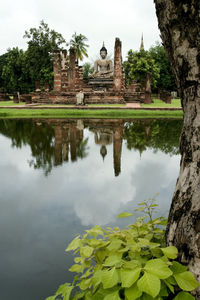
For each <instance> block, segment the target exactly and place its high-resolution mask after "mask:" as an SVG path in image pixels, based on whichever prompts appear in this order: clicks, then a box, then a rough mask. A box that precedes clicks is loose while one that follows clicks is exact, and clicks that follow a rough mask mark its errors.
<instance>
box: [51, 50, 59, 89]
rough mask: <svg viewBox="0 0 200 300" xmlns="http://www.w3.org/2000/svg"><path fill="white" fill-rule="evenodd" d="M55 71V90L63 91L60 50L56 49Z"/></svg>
mask: <svg viewBox="0 0 200 300" xmlns="http://www.w3.org/2000/svg"><path fill="white" fill-rule="evenodd" d="M53 72H54V82H53V89H54V91H55V92H60V91H61V61H60V50H54V53H53Z"/></svg>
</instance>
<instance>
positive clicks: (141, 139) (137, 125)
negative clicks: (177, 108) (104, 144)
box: [124, 120, 182, 155]
mask: <svg viewBox="0 0 200 300" xmlns="http://www.w3.org/2000/svg"><path fill="white" fill-rule="evenodd" d="M181 127H182V121H181V120H167V121H166V120H139V121H135V122H133V123H126V124H125V132H124V139H125V140H126V142H127V148H128V149H129V150H131V149H132V148H133V149H136V150H138V151H139V152H140V153H142V152H143V151H145V150H146V149H147V148H151V149H153V150H154V151H155V152H156V151H158V150H160V151H162V152H164V153H166V154H170V155H175V154H178V153H179V136H180V133H181Z"/></svg>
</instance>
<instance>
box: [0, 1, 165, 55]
mask: <svg viewBox="0 0 200 300" xmlns="http://www.w3.org/2000/svg"><path fill="white" fill-rule="evenodd" d="M1 2H2V3H1V10H0V14H1V17H0V28H1V29H0V36H1V47H0V54H3V53H5V52H6V50H7V49H8V48H9V47H10V48H12V47H16V46H18V47H19V48H23V49H26V40H25V39H24V38H23V35H24V32H25V30H28V29H30V28H31V27H38V26H39V23H40V21H41V20H44V21H45V22H46V23H47V24H48V25H49V27H50V28H51V29H54V30H56V31H57V32H59V33H61V34H62V35H63V37H64V38H65V39H66V40H67V41H69V40H70V38H71V36H72V34H73V33H74V32H75V31H76V32H77V33H78V34H79V33H82V34H84V35H85V36H86V37H87V38H88V44H89V45H90V48H89V50H88V53H89V57H90V60H94V59H95V58H96V56H97V55H98V53H99V49H100V48H101V46H102V42H103V41H104V42H105V46H106V47H107V49H108V53H110V54H112V53H113V48H114V40H115V37H119V38H120V39H121V41H122V45H123V46H122V47H123V58H125V56H126V54H127V51H128V50H129V49H133V50H137V49H138V48H139V45H140V40H141V35H142V33H143V34H144V43H145V48H146V49H148V48H149V47H150V46H151V45H153V44H154V43H155V41H159V40H160V38H159V30H158V25H157V19H156V15H155V8H154V4H153V0H142V1H141V0H101V1H100V0H99V1H97V0H57V1H48V0H29V1H26V0H18V1H12V0H7V1H3V0H1Z"/></svg>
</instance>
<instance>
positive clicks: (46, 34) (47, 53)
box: [24, 21, 66, 83]
mask: <svg viewBox="0 0 200 300" xmlns="http://www.w3.org/2000/svg"><path fill="white" fill-rule="evenodd" d="M24 38H26V39H28V42H27V43H28V49H27V51H26V64H27V68H28V70H29V72H30V77H31V80H32V82H35V81H36V80H40V81H41V83H44V82H45V81H49V82H50V83H52V82H53V51H54V49H61V45H63V44H64V43H66V42H65V39H64V38H63V37H62V35H61V34H60V33H58V32H56V31H55V30H53V29H50V28H49V26H48V24H46V23H45V22H44V21H41V22H40V26H39V28H30V29H29V31H25V35H24Z"/></svg>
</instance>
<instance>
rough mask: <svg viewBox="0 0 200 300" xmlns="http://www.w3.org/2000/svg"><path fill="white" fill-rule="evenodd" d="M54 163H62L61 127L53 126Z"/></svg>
mask: <svg viewBox="0 0 200 300" xmlns="http://www.w3.org/2000/svg"><path fill="white" fill-rule="evenodd" d="M54 131H55V165H56V166H58V165H61V164H62V161H63V159H62V127H61V126H59V125H58V126H55V129H54Z"/></svg>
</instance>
